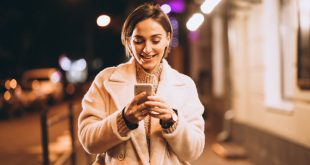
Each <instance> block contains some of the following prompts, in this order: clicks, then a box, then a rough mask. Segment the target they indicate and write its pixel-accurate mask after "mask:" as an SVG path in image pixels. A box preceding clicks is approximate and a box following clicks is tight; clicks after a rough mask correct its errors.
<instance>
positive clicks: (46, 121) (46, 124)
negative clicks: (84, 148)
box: [41, 102, 76, 165]
mask: <svg viewBox="0 0 310 165" xmlns="http://www.w3.org/2000/svg"><path fill="white" fill-rule="evenodd" d="M47 113H48V108H47V107H46V106H43V110H42V111H41V133H42V149H43V152H42V157H43V162H42V164H43V165H49V164H50V160H49V148H48V142H49V141H48V135H49V134H48V129H49V128H50V127H52V126H54V125H56V124H58V123H60V122H62V121H65V120H68V121H69V131H70V136H71V152H70V153H69V154H63V155H62V156H61V157H60V158H58V159H57V161H56V162H55V163H54V164H59V165H62V164H64V163H65V162H66V161H67V160H68V159H70V158H71V164H72V165H75V164H76V146H75V138H74V137H75V135H74V112H73V103H72V102H70V103H69V107H68V114H65V115H62V116H53V117H51V118H48V116H47Z"/></svg>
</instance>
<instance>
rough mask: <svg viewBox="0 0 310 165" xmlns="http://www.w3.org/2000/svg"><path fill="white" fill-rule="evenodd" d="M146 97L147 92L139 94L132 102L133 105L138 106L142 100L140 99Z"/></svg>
mask: <svg viewBox="0 0 310 165" xmlns="http://www.w3.org/2000/svg"><path fill="white" fill-rule="evenodd" d="M145 96H146V92H145V91H144V92H141V93H139V94H137V95H136V96H135V97H134V99H133V100H132V103H133V104H137V102H138V101H139V100H140V99H142V98H143V97H145Z"/></svg>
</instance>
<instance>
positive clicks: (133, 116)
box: [124, 92, 149, 124]
mask: <svg viewBox="0 0 310 165" xmlns="http://www.w3.org/2000/svg"><path fill="white" fill-rule="evenodd" d="M145 96H146V92H142V93H140V94H138V95H136V96H135V97H134V98H133V100H132V101H131V102H130V103H129V105H128V106H127V107H126V109H125V114H124V115H125V118H126V119H127V120H128V121H129V122H130V123H131V124H137V123H138V122H139V121H141V120H143V119H144V118H145V117H146V116H147V115H148V114H149V113H148V109H147V108H148V107H147V106H146V104H145V102H142V103H140V104H138V102H140V100H142V99H143V98H144V97H145Z"/></svg>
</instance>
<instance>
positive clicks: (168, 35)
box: [167, 32, 172, 45]
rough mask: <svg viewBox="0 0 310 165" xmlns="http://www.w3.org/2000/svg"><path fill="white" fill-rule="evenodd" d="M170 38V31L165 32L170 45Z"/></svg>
mask: <svg viewBox="0 0 310 165" xmlns="http://www.w3.org/2000/svg"><path fill="white" fill-rule="evenodd" d="M171 38H172V36H171V33H170V32H168V33H167V41H168V45H170V41H171Z"/></svg>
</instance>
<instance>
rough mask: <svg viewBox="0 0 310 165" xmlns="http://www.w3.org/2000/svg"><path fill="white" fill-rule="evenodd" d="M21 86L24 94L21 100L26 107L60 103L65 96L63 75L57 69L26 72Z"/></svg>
mask: <svg viewBox="0 0 310 165" xmlns="http://www.w3.org/2000/svg"><path fill="white" fill-rule="evenodd" d="M21 86H22V89H23V92H22V97H21V98H20V100H21V101H22V102H23V104H24V105H25V106H31V105H32V104H34V103H38V102H41V103H42V102H47V103H54V102H58V101H60V100H62V98H63V95H64V92H63V82H62V75H61V72H60V71H59V70H58V69H56V68H40V69H32V70H28V71H25V72H24V73H23V74H22V77H21Z"/></svg>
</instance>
